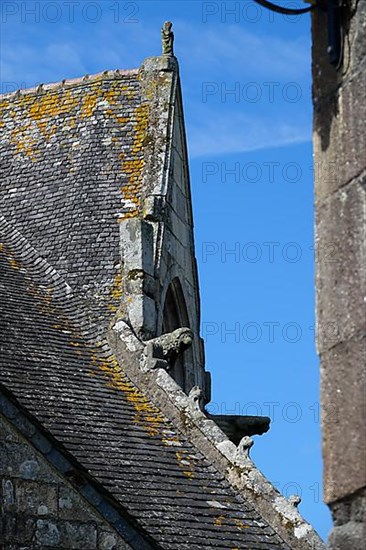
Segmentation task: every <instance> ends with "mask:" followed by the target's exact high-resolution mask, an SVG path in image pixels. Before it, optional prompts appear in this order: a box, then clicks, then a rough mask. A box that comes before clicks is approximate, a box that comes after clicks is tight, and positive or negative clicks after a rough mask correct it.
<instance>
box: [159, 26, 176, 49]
mask: <svg viewBox="0 0 366 550" xmlns="http://www.w3.org/2000/svg"><path fill="white" fill-rule="evenodd" d="M173 43H174V33H173V31H172V23H171V22H170V21H165V23H164V25H163V28H162V29H161V45H162V51H163V55H169V56H173V55H174V51H173Z"/></svg>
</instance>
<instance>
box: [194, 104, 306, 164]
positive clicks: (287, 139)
mask: <svg viewBox="0 0 366 550" xmlns="http://www.w3.org/2000/svg"><path fill="white" fill-rule="evenodd" d="M201 122H202V123H201V124H195V125H192V127H191V128H189V132H188V142H189V151H190V156H191V157H192V158H195V157H202V156H215V155H224V154H231V153H245V152H249V151H258V150H260V149H269V148H274V147H282V146H284V145H293V144H296V143H305V142H308V141H311V124H310V121H309V122H308V123H306V122H304V123H301V122H296V123H294V122H289V121H286V120H282V119H279V120H273V119H272V120H271V119H270V118H262V119H261V118H259V117H254V116H253V117H250V116H246V115H243V114H240V113H230V114H228V113H216V114H212V116H209V117H206V118H205V119H204V120H202V119H201Z"/></svg>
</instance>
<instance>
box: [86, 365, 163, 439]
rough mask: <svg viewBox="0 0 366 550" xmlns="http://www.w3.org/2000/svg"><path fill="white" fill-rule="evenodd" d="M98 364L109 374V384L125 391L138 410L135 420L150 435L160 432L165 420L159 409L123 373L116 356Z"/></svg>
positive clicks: (127, 397)
mask: <svg viewBox="0 0 366 550" xmlns="http://www.w3.org/2000/svg"><path fill="white" fill-rule="evenodd" d="M96 366H97V367H98V368H99V369H100V370H101V371H103V372H104V373H106V374H107V375H108V378H109V380H108V382H107V385H108V386H109V387H111V388H113V389H117V390H120V391H122V392H123V393H124V395H125V397H126V399H127V401H128V402H129V403H131V405H132V406H133V408H134V409H135V411H136V415H135V417H134V421H135V422H136V423H137V424H139V425H141V427H142V428H143V429H144V430H145V431H146V432H147V433H148V434H149V435H150V436H152V437H153V436H156V435H159V434H160V431H161V430H160V426H161V424H162V423H163V422H164V418H163V417H162V415H161V413H160V411H159V409H157V408H156V407H154V406H153V405H152V404H151V403H150V402H149V401H148V400H147V398H146V397H145V396H144V395H143V394H142V393H141V392H139V390H138V389H137V388H135V386H133V385H132V383H131V382H130V381H129V380H128V379H127V377H126V376H125V375H124V374H123V372H122V369H121V367H120V366H119V363H118V361H117V359H116V357H115V356H114V355H113V356H110V357H108V358H107V359H106V360H104V361H96Z"/></svg>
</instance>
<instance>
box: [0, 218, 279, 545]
mask: <svg viewBox="0 0 366 550" xmlns="http://www.w3.org/2000/svg"><path fill="white" fill-rule="evenodd" d="M0 229H1V239H0V241H1V243H2V244H1V246H0V260H1V270H0V303H1V311H2V314H1V320H0V323H1V359H0V384H2V385H3V386H5V387H6V388H7V390H8V391H10V392H11V393H12V395H13V396H14V397H15V399H16V400H17V402H18V403H19V405H20V406H21V407H22V408H23V409H24V410H25V411H27V412H28V414H30V415H31V416H32V417H34V418H35V419H36V420H38V421H39V422H40V423H41V424H42V425H43V426H44V428H45V429H46V430H47V431H48V432H49V433H50V434H51V435H52V436H53V437H54V438H55V440H56V441H57V442H58V444H59V445H60V448H62V449H65V450H66V451H68V452H69V453H71V455H73V457H74V458H75V459H76V461H77V462H78V464H80V465H81V467H83V468H85V469H86V470H87V471H88V472H89V474H90V475H91V476H92V478H93V479H95V480H96V481H97V482H98V483H99V484H101V485H102V486H103V487H104V488H105V489H106V490H107V491H108V492H109V493H110V495H112V496H113V498H114V499H115V500H116V501H117V502H119V503H120V506H121V507H122V508H123V509H124V510H126V511H127V513H128V514H129V515H130V516H131V517H133V518H135V519H136V521H137V523H138V524H139V525H140V526H141V527H142V529H143V530H144V531H145V532H146V533H148V534H149V535H150V536H151V537H152V539H153V540H154V541H155V543H154V545H156V547H158V548H164V549H167V550H175V549H184V548H186V549H192V548H202V549H204V548H226V549H227V548H232V549H234V548H238V549H244V548H251V549H263V550H264V549H269V548H278V549H279V548H281V549H285V548H288V546H287V545H286V544H285V543H284V542H283V541H282V540H281V539H280V538H279V537H278V536H277V535H276V534H275V533H274V531H273V530H272V528H270V527H269V526H268V525H267V524H266V523H265V522H264V521H263V520H262V519H261V517H260V516H259V514H258V513H257V512H256V511H255V510H254V509H253V508H252V507H251V506H249V505H248V504H247V503H246V502H244V501H243V499H242V498H241V497H240V496H239V495H238V494H236V493H235V492H234V490H233V489H232V488H231V487H230V486H229V484H228V482H227V481H226V480H225V479H224V477H223V475H222V474H221V473H219V472H218V471H216V470H215V468H214V467H213V466H212V465H211V464H210V463H209V462H208V461H207V460H206V459H205V457H203V456H202V455H201V454H200V453H199V452H198V451H197V449H195V447H194V446H193V445H192V444H191V443H190V442H189V441H188V440H187V439H186V437H185V436H183V435H182V434H181V433H179V432H178V431H177V430H176V429H175V427H174V425H173V424H172V423H171V422H170V421H169V420H168V419H167V418H166V417H165V416H164V414H163V413H162V412H161V411H160V410H159V409H158V408H157V407H155V406H154V404H153V403H151V402H150V401H149V400H148V399H147V398H146V397H145V396H144V395H143V393H142V392H140V391H139V389H138V388H136V387H135V386H134V385H133V384H132V383H131V382H130V380H129V379H128V378H127V376H126V375H125V374H124V372H123V370H122V369H121V368H120V367H119V365H118V363H117V361H116V358H115V357H114V356H113V354H112V352H111V350H110V349H109V347H108V345H107V343H106V342H105V341H99V342H98V341H97V340H96V333H93V331H92V330H90V328H91V327H90V323H89V321H88V319H87V317H86V315H85V314H84V312H83V308H82V305H80V303H79V302H78V300H77V298H76V297H75V296H74V295H73V294H72V292H70V288H69V286H68V285H67V284H66V283H65V281H64V280H63V279H62V277H61V276H60V275H59V274H58V273H57V272H56V271H55V270H54V269H53V268H51V267H50V266H49V264H47V262H45V260H43V259H41V258H40V257H39V255H38V253H37V252H36V251H35V250H34V249H33V248H32V247H31V246H30V245H29V243H27V241H26V240H25V239H24V237H22V236H21V234H20V233H18V232H17V231H16V230H14V229H13V228H12V227H11V225H10V224H9V223H7V222H6V221H5V220H2V222H1V224H0Z"/></svg>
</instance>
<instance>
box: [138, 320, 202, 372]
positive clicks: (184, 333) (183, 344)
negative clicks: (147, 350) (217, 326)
mask: <svg viewBox="0 0 366 550" xmlns="http://www.w3.org/2000/svg"><path fill="white" fill-rule="evenodd" d="M145 343H146V344H147V345H150V346H151V347H152V349H154V350H156V349H159V350H160V351H161V355H162V356H161V357H159V358H160V359H164V360H165V361H167V362H168V364H170V365H172V364H173V363H174V361H175V359H176V358H177V356H178V355H180V354H181V353H182V352H183V351H184V350H186V349H187V348H189V347H190V346H191V345H192V343H193V332H192V331H191V329H190V328H187V327H181V328H177V329H176V330H173V332H168V333H167V334H162V335H161V336H158V337H157V338H153V339H152V340H148V341H147V342H145Z"/></svg>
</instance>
